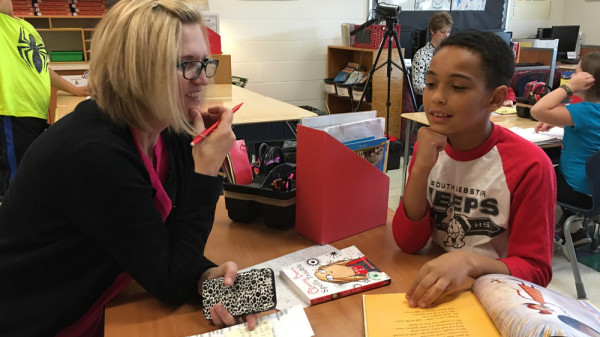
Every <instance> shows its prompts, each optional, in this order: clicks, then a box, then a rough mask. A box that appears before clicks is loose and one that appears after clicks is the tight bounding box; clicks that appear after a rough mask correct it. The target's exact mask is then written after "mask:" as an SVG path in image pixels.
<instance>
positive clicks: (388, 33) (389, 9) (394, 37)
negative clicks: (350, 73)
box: [350, 3, 417, 135]
mask: <svg viewBox="0 0 600 337" xmlns="http://www.w3.org/2000/svg"><path fill="white" fill-rule="evenodd" d="M400 9H401V8H400V6H398V5H390V4H387V3H377V8H376V9H375V18H373V19H371V20H368V21H367V22H365V23H363V24H362V25H360V26H358V27H356V29H354V30H353V31H351V32H350V35H355V34H357V33H359V32H361V31H363V30H364V29H365V28H367V27H369V26H370V25H372V24H374V23H376V22H380V21H383V20H385V23H386V24H385V26H386V29H385V33H384V36H383V39H382V41H381V44H380V45H379V50H378V51H377V56H376V57H375V62H373V66H372V67H371V70H370V71H369V74H368V76H367V80H366V82H365V88H366V87H368V85H369V83H370V82H371V81H372V79H373V73H374V72H375V71H376V70H378V69H379V68H381V67H384V66H386V70H387V71H386V75H387V100H386V103H385V106H386V134H387V135H389V120H390V105H391V102H390V95H391V93H390V85H391V73H392V66H395V67H396V68H398V69H400V70H401V71H402V72H403V73H404V75H405V76H406V77H407V78H409V79H410V72H409V70H408V69H407V68H406V64H405V63H404V56H403V55H402V50H401V47H400V38H399V36H398V33H397V32H396V31H395V30H394V27H395V26H396V25H397V24H398V20H399V19H398V15H399V14H400ZM394 41H395V42H396V48H395V49H396V50H397V51H398V56H399V60H400V63H401V65H398V64H396V63H395V62H394V61H393V60H392V48H393V47H392V46H393V44H394ZM386 42H387V49H388V53H387V61H385V62H383V63H382V64H379V63H378V62H379V57H380V56H381V51H382V50H383V48H384V45H385V44H386ZM407 84H408V89H409V92H410V99H411V102H412V104H413V107H414V109H416V105H417V103H416V101H415V94H414V91H413V87H412V83H411V81H410V80H408V81H407ZM366 92H367V91H366V90H364V91H363V94H362V97H361V98H360V100H359V101H358V104H357V106H356V109H355V111H360V107H361V104H362V102H363V100H364V98H365V93H366ZM399 94H400V95H402V93H399Z"/></svg>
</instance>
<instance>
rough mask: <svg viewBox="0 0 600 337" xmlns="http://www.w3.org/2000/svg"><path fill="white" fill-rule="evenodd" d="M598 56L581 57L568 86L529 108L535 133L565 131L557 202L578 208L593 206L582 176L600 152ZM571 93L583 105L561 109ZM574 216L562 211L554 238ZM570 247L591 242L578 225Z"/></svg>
mask: <svg viewBox="0 0 600 337" xmlns="http://www.w3.org/2000/svg"><path fill="white" fill-rule="evenodd" d="M598 83H600V53H598V52H596V53H591V54H587V55H585V56H583V57H582V58H581V61H580V62H579V64H578V65H577V69H576V70H575V73H574V74H573V75H572V76H571V79H570V80H569V82H568V83H567V84H563V85H561V86H560V87H559V88H557V89H555V90H553V91H552V92H550V93H549V94H547V95H545V96H544V97H542V98H541V99H540V100H539V101H538V102H537V103H535V105H534V106H533V107H532V108H531V115H532V116H533V117H535V119H537V120H538V121H540V122H539V123H538V124H537V125H536V127H535V131H536V132H537V131H547V130H549V129H551V128H552V127H553V126H562V127H564V129H565V134H564V138H563V142H562V145H563V148H562V150H561V154H560V162H559V165H558V167H557V168H556V169H555V172H556V185H557V199H558V200H559V201H563V202H566V203H569V204H573V205H577V206H579V207H581V208H591V207H592V197H591V196H590V195H591V191H590V188H589V186H588V183H587V180H586V175H585V162H586V160H587V159H588V157H589V156H591V155H592V154H593V153H594V152H596V151H598V150H600V85H599V84H598ZM573 94H577V95H578V96H580V97H582V98H583V100H584V101H583V102H581V103H577V104H570V105H567V106H564V105H563V104H562V103H563V101H564V100H565V99H566V98H569V97H571V96H572V95H573ZM572 214H573V213H571V212H569V211H567V210H565V209H563V215H562V217H561V219H560V221H559V222H558V227H559V231H558V233H557V236H558V237H559V238H562V239H563V243H564V233H562V225H563V223H564V221H565V219H567V217H569V216H571V215H572ZM571 233H572V237H573V244H574V245H575V246H581V245H584V244H587V243H590V242H591V241H592V240H591V239H590V237H589V234H588V232H587V230H586V229H585V228H583V227H582V225H581V223H580V222H575V223H574V224H573V226H572V227H571Z"/></svg>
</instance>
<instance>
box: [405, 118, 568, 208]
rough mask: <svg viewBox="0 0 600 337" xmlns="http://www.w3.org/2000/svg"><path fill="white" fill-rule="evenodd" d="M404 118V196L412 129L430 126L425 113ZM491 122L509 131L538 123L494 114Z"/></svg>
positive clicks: (558, 144) (550, 146)
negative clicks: (415, 125) (414, 126)
mask: <svg viewBox="0 0 600 337" xmlns="http://www.w3.org/2000/svg"><path fill="white" fill-rule="evenodd" d="M402 118H406V121H407V124H406V134H405V137H404V156H403V161H404V162H403V163H402V167H401V169H402V175H401V177H402V194H401V196H402V195H404V187H405V185H406V174H407V172H408V164H409V161H408V153H409V150H410V137H411V134H412V131H411V130H412V127H413V124H414V122H417V123H421V124H424V125H429V122H428V121H427V117H426V116H425V113H424V112H408V113H403V114H402ZM490 120H491V121H492V122H493V123H494V124H497V125H500V126H502V127H505V128H507V129H510V128H512V127H519V128H522V129H527V128H533V127H535V125H536V124H537V123H538V122H536V121H534V120H532V119H529V118H521V117H519V116H517V114H510V115H497V114H492V115H490ZM542 147H544V148H552V147H560V143H557V144H555V145H554V144H553V145H544V146H542Z"/></svg>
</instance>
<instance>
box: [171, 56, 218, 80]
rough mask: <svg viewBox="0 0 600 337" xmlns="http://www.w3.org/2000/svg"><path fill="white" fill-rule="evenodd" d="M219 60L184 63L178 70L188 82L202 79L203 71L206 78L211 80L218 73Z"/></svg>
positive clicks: (180, 64)
mask: <svg viewBox="0 0 600 337" xmlns="http://www.w3.org/2000/svg"><path fill="white" fill-rule="evenodd" d="M218 65H219V60H215V59H209V58H205V59H204V60H202V61H182V62H179V64H178V65H177V69H179V70H181V72H182V73H183V78H185V79H186V80H190V81H191V80H195V79H197V78H198V77H200V74H201V73H202V70H204V71H205V72H206V77H208V78H211V77H213V76H215V74H216V73H217V66H218Z"/></svg>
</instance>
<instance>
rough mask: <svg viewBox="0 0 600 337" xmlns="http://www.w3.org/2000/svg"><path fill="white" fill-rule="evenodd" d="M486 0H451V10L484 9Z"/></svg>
mask: <svg viewBox="0 0 600 337" xmlns="http://www.w3.org/2000/svg"><path fill="white" fill-rule="evenodd" d="M485 3H486V0H452V10H453V11H484V10H485Z"/></svg>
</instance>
